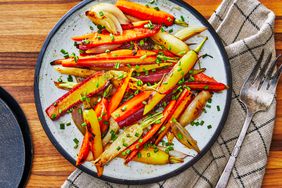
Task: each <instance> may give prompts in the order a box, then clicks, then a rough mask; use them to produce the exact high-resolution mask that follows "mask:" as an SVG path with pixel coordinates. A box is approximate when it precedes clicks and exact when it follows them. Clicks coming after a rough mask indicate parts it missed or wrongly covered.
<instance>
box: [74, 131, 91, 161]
mask: <svg viewBox="0 0 282 188" xmlns="http://www.w3.org/2000/svg"><path fill="white" fill-rule="evenodd" d="M91 137H92V136H91V134H89V131H88V130H87V129H86V132H85V135H84V138H83V141H82V145H81V148H80V150H79V153H78V156H77V159H76V166H79V165H81V164H82V163H83V162H84V161H85V160H86V158H87V156H88V154H89V151H90V140H91V139H93V138H91Z"/></svg>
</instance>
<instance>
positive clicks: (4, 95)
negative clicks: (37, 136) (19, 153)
mask: <svg viewBox="0 0 282 188" xmlns="http://www.w3.org/2000/svg"><path fill="white" fill-rule="evenodd" d="M0 96H1V99H2V100H3V101H4V102H5V103H6V105H7V106H8V107H9V108H10V109H11V111H12V112H13V114H14V116H15V117H16V119H17V121H18V124H19V125H20V129H21V132H22V136H23V140H24V145H25V165H24V171H23V175H22V178H21V181H20V184H19V187H25V185H26V183H27V180H28V178H29V175H30V171H31V166H32V159H33V147H32V142H31V135H30V132H29V127H28V122H27V120H26V117H25V115H24V112H23V111H22V109H21V108H20V106H19V104H18V103H17V102H16V100H15V99H14V98H13V97H12V96H11V95H10V94H9V93H8V92H7V91H5V90H4V89H3V88H2V87H0Z"/></svg>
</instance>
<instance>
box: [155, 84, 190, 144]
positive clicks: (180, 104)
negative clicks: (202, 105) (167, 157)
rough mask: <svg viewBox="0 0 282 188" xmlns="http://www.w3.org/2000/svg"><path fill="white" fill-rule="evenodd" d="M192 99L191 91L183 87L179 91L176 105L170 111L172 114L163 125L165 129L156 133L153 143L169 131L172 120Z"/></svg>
mask: <svg viewBox="0 0 282 188" xmlns="http://www.w3.org/2000/svg"><path fill="white" fill-rule="evenodd" d="M191 101H192V92H191V91H189V90H187V89H184V90H183V92H182V93H181V95H180V97H179V98H178V99H177V102H176V105H175V108H174V110H173V111H172V115H171V117H170V120H169V121H168V122H167V124H166V125H165V129H164V130H163V131H162V132H161V133H160V134H159V135H158V137H157V139H156V141H155V144H156V145H158V144H159V143H160V141H161V140H162V139H163V137H164V136H165V135H166V134H167V132H168V131H169V129H170V127H171V125H172V123H173V121H175V120H176V119H177V118H178V117H179V116H180V115H181V113H182V112H183V111H184V110H185V108H186V106H187V105H188V104H189V103H190V102H191Z"/></svg>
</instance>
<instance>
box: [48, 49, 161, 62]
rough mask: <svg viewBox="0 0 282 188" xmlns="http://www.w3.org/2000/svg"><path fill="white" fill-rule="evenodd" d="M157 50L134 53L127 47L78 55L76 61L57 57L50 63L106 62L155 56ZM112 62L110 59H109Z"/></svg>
mask: <svg viewBox="0 0 282 188" xmlns="http://www.w3.org/2000/svg"><path fill="white" fill-rule="evenodd" d="M156 55H157V52H155V51H150V50H137V51H136V52H135V53H133V51H132V50H128V49H122V50H115V51H111V52H109V53H101V54H98V55H89V56H78V59H77V62H75V60H74V59H73V58H67V59H58V60H55V61H52V62H51V63H50V64H51V65H59V64H62V65H63V64H68V63H80V62H89V61H90V62H97V63H98V62H101V63H103V62H107V61H109V60H114V61H113V62H116V61H119V60H122V59H128V58H140V57H142V56H143V57H145V56H146V57H150V56H156ZM111 62H112V61H111Z"/></svg>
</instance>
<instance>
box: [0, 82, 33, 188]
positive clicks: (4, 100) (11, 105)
mask: <svg viewBox="0 0 282 188" xmlns="http://www.w3.org/2000/svg"><path fill="white" fill-rule="evenodd" d="M32 153H33V151H32V145H31V139H30V133H29V128H28V124H27V121H26V118H25V116H24V114H23V111H22V110H21V108H20V106H19V105H18V104H17V102H16V101H15V100H14V99H13V98H12V97H11V96H10V95H9V94H8V93H7V92H6V91H5V90H4V89H3V88H1V87H0V167H1V168H0V187H5V188H9V187H23V186H24V185H25V183H26V181H27V179H28V176H29V172H30V169H31V161H32Z"/></svg>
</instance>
